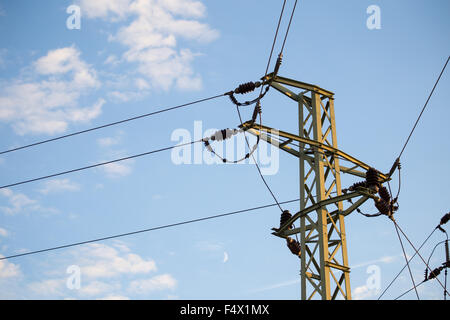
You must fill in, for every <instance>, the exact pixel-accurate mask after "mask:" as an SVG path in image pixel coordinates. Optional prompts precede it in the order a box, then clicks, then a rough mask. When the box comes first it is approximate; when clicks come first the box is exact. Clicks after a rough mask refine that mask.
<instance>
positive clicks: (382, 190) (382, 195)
mask: <svg viewBox="0 0 450 320" xmlns="http://www.w3.org/2000/svg"><path fill="white" fill-rule="evenodd" d="M378 194H379V195H380V198H381V199H383V200H384V201H386V202H387V203H390V202H391V195H390V194H389V191H388V190H387V189H386V187H383V186H381V187H380V189H379V190H378Z"/></svg>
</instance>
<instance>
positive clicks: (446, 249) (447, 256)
mask: <svg viewBox="0 0 450 320" xmlns="http://www.w3.org/2000/svg"><path fill="white" fill-rule="evenodd" d="M445 261H446V263H448V262H449V261H450V253H449V251H448V240H445Z"/></svg>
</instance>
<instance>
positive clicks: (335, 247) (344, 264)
mask: <svg viewBox="0 0 450 320" xmlns="http://www.w3.org/2000/svg"><path fill="white" fill-rule="evenodd" d="M263 80H264V81H265V82H267V83H270V85H271V86H272V87H273V88H275V89H276V90H278V91H280V92H282V93H283V94H285V95H286V96H288V97H289V98H291V99H292V100H294V101H296V102H297V105H298V116H299V132H298V134H297V135H296V134H292V133H288V132H285V131H281V130H275V129H273V128H270V127H266V126H261V125H258V124H256V123H252V122H246V123H244V124H243V125H242V127H243V128H244V129H245V130H246V131H247V132H249V133H251V134H254V135H258V136H259V137H260V138H261V139H262V140H264V141H266V142H268V143H271V144H273V145H275V146H277V147H278V148H280V149H281V150H283V151H285V152H287V153H289V154H291V155H294V156H296V157H298V159H299V172H300V174H299V178H300V210H299V211H298V212H297V213H296V214H294V215H293V216H292V217H291V218H290V219H289V220H288V221H287V222H286V223H284V225H282V226H280V228H274V229H273V231H274V232H273V234H274V235H276V236H278V237H282V238H287V237H289V236H291V235H294V234H300V246H301V256H300V257H301V298H302V299H312V298H313V297H314V296H315V295H319V296H320V297H321V299H327V300H330V299H351V290H350V277H349V273H350V268H349V265H348V256H347V240H346V236H345V223H344V218H345V216H347V215H348V214H350V213H351V212H352V211H353V210H355V209H356V208H358V207H359V206H360V205H362V204H363V203H364V202H365V201H366V200H367V199H369V198H371V197H373V196H372V194H371V193H370V192H365V191H364V190H357V191H355V192H351V193H347V194H343V192H342V187H341V177H340V175H341V173H348V174H351V175H355V176H357V177H360V178H361V177H365V172H366V171H367V169H369V165H367V164H365V163H364V162H362V161H360V160H358V159H356V158H355V157H353V156H351V155H349V154H347V153H345V152H343V151H341V150H339V149H338V147H337V137H336V124H335V114H334V98H333V96H334V94H333V93H332V92H330V91H328V90H325V89H322V88H319V87H317V86H315V85H311V84H308V83H305V82H300V81H296V80H291V79H287V78H283V77H279V76H276V77H273V75H272V74H269V75H268V76H267V77H265V78H264V79H263ZM285 85H287V86H291V87H294V88H299V89H302V90H303V91H301V92H299V93H295V92H293V91H292V90H291V89H288V88H287V87H285ZM294 90H295V89H294ZM341 161H342V162H344V163H348V165H346V166H344V165H341V164H340V162H341ZM380 178H381V180H382V181H387V180H389V177H388V175H386V174H382V173H380ZM357 197H358V198H359V199H358V200H357V201H356V202H355V203H353V204H351V205H350V206H348V207H347V208H344V201H346V200H349V199H353V198H357ZM298 221H299V222H300V226H299V227H294V228H291V226H292V225H293V224H294V223H295V222H298Z"/></svg>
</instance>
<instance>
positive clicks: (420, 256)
mask: <svg viewBox="0 0 450 320" xmlns="http://www.w3.org/2000/svg"><path fill="white" fill-rule="evenodd" d="M394 223H395V224H396V225H397V227H398V230H400V232H401V233H402V234H403V236H404V237H405V239H406V240H407V241H408V242H409V244H410V245H411V247H412V248H413V249H414V251H416V252H417V254H418V255H419V258H420V259H421V260H422V262H423V263H424V264H425V266H426V268H427V269H428V270H429V271H431V272H433V270H432V269H431V268H430V266H429V265H428V263H427V262H425V260H424V258H423V257H422V255H421V254H420V253H419V252H418V251H417V249H416V247H415V246H414V245H413V244H412V242H411V240H409V238H408V236H407V235H406V234H405V232H403V230H402V228H400V226H399V225H398V224H397V223H396V222H395V221H394ZM436 281H437V282H438V283H439V284H440V286H441V287H442V288H443V289H444V290H445V292H446V293H448V292H447V289H446V288H445V287H444V285H443V284H442V283H441V281H440V280H439V279H438V278H437V277H436Z"/></svg>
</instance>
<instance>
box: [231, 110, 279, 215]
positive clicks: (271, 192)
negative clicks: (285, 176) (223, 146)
mask: <svg viewBox="0 0 450 320" xmlns="http://www.w3.org/2000/svg"><path fill="white" fill-rule="evenodd" d="M236 110H237V113H238V115H239V121H240V122H241V126H242V117H241V112H240V111H239V107H238V106H236ZM244 137H245V141H246V143H247V146H248V147H249V148H250V143H249V142H248V139H247V136H246V135H245V132H244ZM252 158H253V162H254V163H255V166H256V169H257V170H258V173H259V176H260V177H261V180H262V181H263V182H264V184H265V186H266V188H267V190H269V192H270V194H271V195H272V198H273V199H274V200H275V202H276V204H277V205H278V208H280V210H281V211H283V209H282V208H281V205H280V203H279V202H278V200H277V197H275V194H274V193H273V191H272V189H271V188H270V186H269V184H268V183H267V181H266V179H265V178H264V176H263V174H262V172H261V168H260V167H259V165H258V163H257V162H256V159H255V156H254V155H253V153H252Z"/></svg>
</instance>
